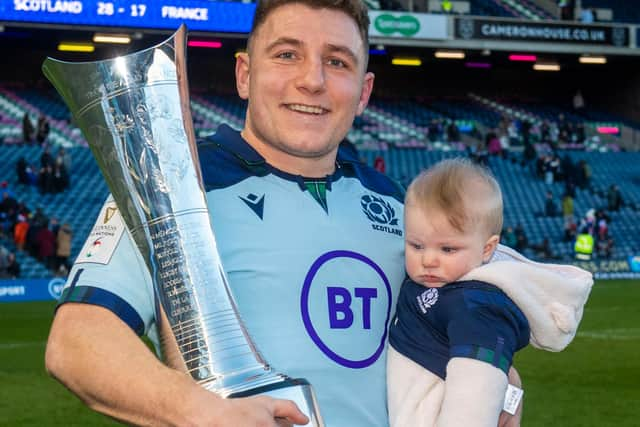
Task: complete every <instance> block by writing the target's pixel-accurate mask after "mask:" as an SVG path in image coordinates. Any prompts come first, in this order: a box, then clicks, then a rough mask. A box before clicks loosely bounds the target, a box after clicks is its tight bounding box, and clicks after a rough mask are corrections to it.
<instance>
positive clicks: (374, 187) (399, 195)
mask: <svg viewBox="0 0 640 427" xmlns="http://www.w3.org/2000/svg"><path fill="white" fill-rule="evenodd" d="M338 165H339V166H340V168H342V171H343V174H344V176H346V177H351V178H357V179H358V180H360V182H361V183H362V185H363V186H364V187H365V188H367V189H369V190H371V191H375V192H376V193H379V194H383V195H385V196H390V197H393V198H394V199H396V200H397V201H399V202H400V203H404V193H405V189H404V188H403V187H402V186H401V185H400V184H399V183H398V182H396V181H394V180H393V179H391V178H389V177H388V176H387V175H384V174H381V173H380V172H378V171H377V170H375V169H373V168H372V167H371V166H368V165H366V164H364V163H362V162H361V161H360V160H359V159H356V158H355V157H353V155H352V154H351V153H349V151H348V150H345V149H343V147H340V149H338Z"/></svg>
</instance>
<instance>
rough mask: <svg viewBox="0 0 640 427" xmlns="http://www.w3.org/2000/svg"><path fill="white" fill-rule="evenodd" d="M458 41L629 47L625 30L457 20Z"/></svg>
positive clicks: (588, 26)
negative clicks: (475, 40)
mask: <svg viewBox="0 0 640 427" xmlns="http://www.w3.org/2000/svg"><path fill="white" fill-rule="evenodd" d="M455 37H456V38H458V39H465V40H473V39H483V40H502V41H530V42H551V43H554V42H555V43H582V44H596V45H606V46H617V47H628V45H629V31H628V29H627V28H625V27H618V26H605V25H576V24H553V23H536V22H514V21H506V20H504V21H503V20H494V19H491V20H489V19H474V18H456V21H455Z"/></svg>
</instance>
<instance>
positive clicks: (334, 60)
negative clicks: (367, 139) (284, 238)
mask: <svg viewBox="0 0 640 427" xmlns="http://www.w3.org/2000/svg"><path fill="white" fill-rule="evenodd" d="M365 66H366V64H365V52H364V43H363V41H362V38H361V37H360V33H359V31H358V27H357V25H356V23H355V22H354V21H353V20H352V19H351V18H350V17H349V16H347V15H346V14H344V13H343V12H340V11H335V10H329V9H311V8H309V7H308V6H305V5H302V4H288V5H284V6H280V7H278V8H277V9H275V10H273V11H272V12H271V13H270V14H269V15H268V17H267V18H266V20H265V21H264V23H263V24H262V25H261V27H260V28H259V29H258V30H257V32H256V33H255V34H254V36H253V40H252V44H251V46H250V51H249V53H248V55H240V56H239V57H238V61H237V63H236V80H237V87H238V93H239V95H240V97H242V98H243V99H248V100H249V106H248V109H247V118H246V123H245V128H244V130H243V132H242V135H243V137H244V138H245V139H246V140H247V141H248V142H249V143H250V144H251V145H252V146H253V147H254V148H255V149H256V150H258V152H260V154H262V155H263V156H264V157H265V158H266V160H267V161H268V162H269V163H271V164H272V165H273V166H276V167H278V168H279V169H282V170H285V171H287V172H291V173H299V174H302V175H307V176H323V175H326V174H329V173H331V172H332V171H333V168H334V162H335V153H336V150H337V147H338V145H339V143H340V141H342V139H343V138H344V137H345V135H346V134H347V132H348V130H349V128H350V127H351V125H352V123H353V119H354V117H355V115H357V114H361V113H362V111H363V110H364V108H365V107H366V104H367V102H368V100H369V95H370V94H371V89H372V87H373V74H371V73H365Z"/></svg>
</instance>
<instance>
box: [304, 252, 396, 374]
mask: <svg viewBox="0 0 640 427" xmlns="http://www.w3.org/2000/svg"><path fill="white" fill-rule="evenodd" d="M347 272H348V273H350V274H347ZM339 277H357V278H358V283H339V284H336V278H339ZM391 298H392V297H391V286H390V284H389V280H388V279H387V277H386V275H385V273H384V271H383V270H382V269H381V268H380V267H379V266H378V265H377V264H376V263H375V262H374V261H372V260H371V259H370V258H368V257H366V256H364V255H362V254H359V253H357V252H352V251H331V252H327V253H325V254H323V255H322V256H320V257H319V258H318V259H317V260H316V261H315V262H314V263H313V265H312V266H311V268H310V269H309V272H308V273H307V276H306V278H305V281H304V285H303V287H302V292H301V297H300V309H301V314H302V319H303V322H304V326H305V328H306V330H307V333H308V334H309V337H310V338H311V340H312V341H313V342H314V344H315V345H316V346H317V347H318V348H319V349H320V350H321V351H322V352H323V353H324V354H325V355H326V356H327V357H329V358H330V359H331V360H333V361H334V362H336V363H338V364H340V365H342V366H346V367H349V368H355V369H359V368H366V367H368V366H370V365H372V364H373V363H375V362H376V361H377V360H378V359H379V357H380V355H381V354H382V351H383V350H384V345H385V339H386V336H387V325H388V322H389V316H390V312H391Z"/></svg>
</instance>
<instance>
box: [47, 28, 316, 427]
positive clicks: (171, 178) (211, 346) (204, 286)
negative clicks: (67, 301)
mask: <svg viewBox="0 0 640 427" xmlns="http://www.w3.org/2000/svg"><path fill="white" fill-rule="evenodd" d="M186 34H187V31H186V28H185V27H184V25H183V26H182V27H180V29H179V30H178V31H177V32H176V33H175V34H174V35H173V36H172V37H170V38H169V39H168V40H167V41H165V42H164V43H161V44H159V45H158V46H155V47H152V48H149V49H146V50H143V51H140V52H136V53H133V54H130V55H125V56H119V57H116V58H114V59H109V60H104V61H96V62H79V63H68V62H62V61H58V60H54V59H52V58H47V59H46V60H45V62H44V64H43V66H42V69H43V71H44V74H45V76H46V77H47V78H48V79H49V80H50V81H51V83H52V84H53V85H54V86H55V88H56V89H57V90H58V92H59V93H60V95H61V96H62V98H63V99H64V101H65V102H66V104H67V106H68V107H69V109H70V110H71V113H72V116H73V119H74V121H75V123H76V124H77V125H78V126H79V127H80V128H81V129H82V132H83V134H84V136H85V138H86V139H87V141H88V143H89V146H90V148H91V150H92V152H93V155H94V157H95V158H96V161H97V163H98V165H99V167H100V169H101V170H102V174H103V175H104V178H105V180H106V182H107V184H108V186H109V189H110V190H111V193H112V195H113V198H114V199H115V201H116V204H117V205H118V208H119V210H120V213H121V215H122V218H123V220H124V222H125V224H126V225H127V227H128V229H129V231H130V233H131V235H132V237H133V239H134V241H135V243H136V245H137V246H138V248H139V250H140V253H141V254H142V256H143V257H144V259H145V262H146V264H147V267H148V269H149V272H150V274H151V278H152V280H153V285H154V290H155V295H156V299H157V304H156V307H157V308H156V310H157V316H158V317H157V318H158V319H159V320H160V321H159V324H160V325H161V327H160V334H161V347H162V351H163V356H164V359H165V362H166V363H167V364H168V365H169V366H171V367H173V368H175V369H178V370H181V371H185V372H188V373H189V374H190V375H191V377H192V378H193V379H194V380H195V381H197V382H198V383H199V384H201V385H202V386H203V387H205V388H207V389H208V390H211V391H214V392H216V393H218V394H219V395H221V396H223V397H244V396H250V395H255V394H266V395H269V396H272V397H277V398H284V399H291V400H293V401H294V402H296V404H297V405H298V407H299V408H300V409H301V410H302V411H303V412H304V413H305V414H306V415H307V416H308V417H309V418H310V420H311V421H310V423H309V424H308V425H310V426H318V427H320V426H322V425H323V422H322V419H321V417H320V412H319V410H318V404H317V401H316V398H315V396H314V393H313V390H312V388H311V386H310V385H309V383H308V382H307V381H305V380H303V379H292V378H289V377H287V376H286V375H283V374H280V373H277V372H274V371H273V369H272V368H271V367H270V366H269V364H268V363H267V362H266V361H265V360H264V359H263V358H262V356H261V355H260V353H259V352H258V350H257V349H256V347H255V345H254V343H253V342H252V341H251V338H250V336H249V334H248V333H247V330H246V329H245V326H244V324H243V323H242V321H241V319H240V317H239V315H238V311H237V309H236V306H235V301H234V299H233V296H232V294H231V291H230V289H229V286H228V284H227V278H226V274H225V272H224V269H223V267H222V263H221V261H220V255H219V254H218V250H217V247H216V241H215V237H214V232H213V229H212V227H211V223H210V219H209V213H208V209H207V203H206V199H205V191H204V188H203V184H202V176H201V171H200V162H199V160H198V152H197V148H196V143H195V132H194V130H193V122H192V119H191V111H190V107H189V90H188V83H187V71H186V52H185V47H186ZM292 357H294V356H292Z"/></svg>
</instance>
